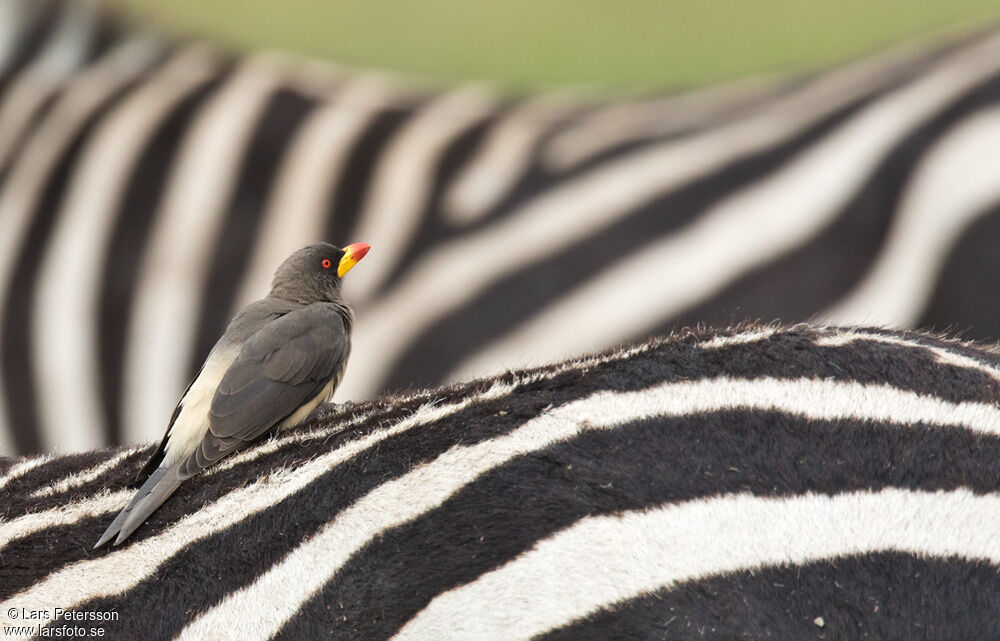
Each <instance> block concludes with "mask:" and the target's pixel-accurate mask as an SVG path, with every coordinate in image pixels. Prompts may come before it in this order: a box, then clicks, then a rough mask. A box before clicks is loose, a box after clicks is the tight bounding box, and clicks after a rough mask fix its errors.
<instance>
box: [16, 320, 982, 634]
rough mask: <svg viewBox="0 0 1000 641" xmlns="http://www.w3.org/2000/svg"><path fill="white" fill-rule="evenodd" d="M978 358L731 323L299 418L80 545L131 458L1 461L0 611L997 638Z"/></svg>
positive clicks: (978, 351)
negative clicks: (118, 540) (119, 532)
mask: <svg viewBox="0 0 1000 641" xmlns="http://www.w3.org/2000/svg"><path fill="white" fill-rule="evenodd" d="M998 401H1000V353H998V352H997V351H996V350H993V349H987V348H984V347H981V346H976V345H973V344H965V343H959V342H955V341H952V340H946V339H943V338H939V337H936V336H933V335H928V334H922V333H914V332H900V331H889V330H880V329H829V328H813V327H807V326H794V327H790V328H779V327H776V326H743V327H739V328H736V329H734V330H729V331H722V332H714V331H703V330H698V331H686V332H683V333H680V334H677V335H674V336H670V337H668V338H663V339H658V340H653V341H650V342H647V343H645V344H640V345H637V346H634V347H628V348H624V349H619V350H617V351H612V352H607V353H605V354H602V355H598V356H593V357H588V358H582V359H577V360H572V361H568V362H565V363H562V364H559V365H552V366H548V367H543V368H540V369H534V370H527V371H517V372H508V373H505V374H503V375H499V376H496V377H494V378H489V379H482V380H476V381H474V382H471V383H465V384H459V385H452V386H449V387H441V388H437V389H433V390H430V391H425V392H420V393H415V394H412V395H409V396H399V397H386V398H382V399H379V400H376V401H372V402H367V403H362V404H360V405H358V406H356V407H354V408H352V409H350V410H344V409H338V408H336V407H334V406H324V407H321V408H319V409H318V410H317V411H316V412H315V413H314V414H313V415H312V417H311V418H310V419H309V420H308V421H307V423H306V424H304V425H303V426H301V427H300V428H297V429H294V430H291V431H289V432H285V433H282V434H280V435H276V436H272V437H269V438H267V439H265V440H263V441H261V442H260V443H258V444H257V445H255V446H253V447H252V448H251V449H249V450H248V451H245V452H242V453H240V454H238V455H236V456H233V457H231V458H229V459H226V460H224V461H223V462H222V463H221V464H220V465H218V466H216V467H215V468H213V469H211V470H209V471H207V472H206V473H204V474H202V475H201V476H199V477H196V478H194V479H192V480H191V481H189V482H187V483H185V484H184V486H182V487H181V489H180V490H179V491H178V492H177V494H175V495H174V497H172V498H171V499H170V500H169V501H168V502H167V503H166V504H165V505H164V506H163V507H162V508H161V509H160V510H159V511H158V512H156V513H155V514H153V516H152V517H151V518H150V519H149V521H147V523H146V524H145V525H143V526H142V527H141V528H140V529H139V530H137V531H136V533H135V535H134V536H133V537H132V540H130V541H128V542H127V543H126V544H125V545H123V546H122V547H120V548H110V547H109V548H102V549H100V550H97V551H95V550H92V549H91V547H92V545H93V542H94V541H95V540H96V539H97V537H98V536H99V535H100V533H101V531H102V530H103V529H104V527H105V526H106V525H107V522H108V521H109V520H110V519H111V518H112V517H113V516H114V514H115V512H116V511H117V510H119V509H120V508H121V507H122V506H123V505H124V504H125V502H126V500H127V498H128V497H129V491H128V490H127V489H126V488H125V484H126V483H127V481H128V480H129V479H130V478H131V477H132V475H133V474H134V473H135V472H136V470H137V469H138V467H139V466H140V465H141V463H142V461H143V460H144V458H145V457H146V456H147V455H148V454H149V453H150V451H151V447H150V446H142V447H136V448H130V449H117V450H106V451H96V452H88V453H83V454H74V455H69V456H57V457H56V456H44V457H40V458H29V459H19V460H9V459H8V460H5V461H4V463H3V468H2V472H0V474H2V475H0V487H2V489H3V492H4V495H5V498H4V500H3V510H4V518H3V521H2V522H0V564H2V567H0V576H2V577H3V580H2V581H0V593H2V597H3V599H4V602H3V605H2V608H0V614H2V615H3V616H6V617H7V618H6V619H4V625H10V624H11V623H17V621H13V622H12V621H11V620H10V615H9V609H10V608H14V609H15V610H14V611H15V613H19V612H22V611H23V612H29V611H38V610H46V609H48V610H49V611H53V609H54V608H56V607H60V608H64V609H72V610H74V611H76V612H102V613H117V618H116V619H115V620H114V621H111V622H107V621H105V622H100V623H95V622H89V623H80V624H74V625H81V626H83V627H85V628H88V627H89V628H90V629H93V628H95V627H98V626H103V627H104V628H105V630H106V632H105V634H106V635H109V636H110V637H111V638H115V639H189V640H196V641H204V640H211V639H250V640H254V639H258V640H261V641H263V640H265V639H320V638H332V639H363V640H365V641H374V640H377V639H390V638H391V639H396V640H400V641H401V640H408V639H420V640H426V641H441V640H448V639H461V640H465V641H472V640H474V641H485V640H497V641H499V640H505V641H506V640H514V639H529V638H532V639H545V640H548V641H554V640H556V639H567V640H569V639H576V640H580V639H582V640H598V639H601V640H603V639H626V638H627V639H665V638H666V639H704V638H709V639H736V638H740V639H793V638H794V639H861V638H866V639H868V638H871V639H888V638H910V637H912V638H921V639H949V640H950V639H972V638H975V639H995V638H998V637H1000V569H998V568H1000V536H998V534H997V533H998V531H1000V492H998V490H1000V407H998Z"/></svg>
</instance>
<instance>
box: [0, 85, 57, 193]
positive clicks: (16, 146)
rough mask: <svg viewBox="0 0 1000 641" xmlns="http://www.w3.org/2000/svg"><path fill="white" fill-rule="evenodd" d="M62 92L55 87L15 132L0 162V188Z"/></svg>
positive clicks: (4, 185)
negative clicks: (4, 157) (7, 151)
mask: <svg viewBox="0 0 1000 641" xmlns="http://www.w3.org/2000/svg"><path fill="white" fill-rule="evenodd" d="M61 94H62V88H59V89H56V90H55V91H53V92H52V93H51V94H50V95H49V96H47V97H46V98H45V100H43V101H42V102H41V103H40V104H39V105H38V108H37V109H36V110H35V112H34V113H32V114H31V117H30V118H29V119H28V122H26V123H25V126H24V128H23V129H22V130H21V131H19V132H18V133H17V135H16V136H15V138H14V140H12V141H11V144H10V152H9V153H8V155H7V159H6V162H5V163H2V164H0V189H4V188H5V187H6V183H7V178H8V177H9V176H10V174H11V172H12V171H13V170H14V167H16V166H17V163H18V161H19V159H20V158H21V154H22V153H24V150H25V149H26V148H27V147H28V143H29V142H30V141H31V139H32V138H33V137H34V136H35V135H36V134H37V131H38V125H39V124H41V123H43V122H45V118H46V116H47V115H48V113H49V112H50V111H51V110H52V107H53V105H55V104H56V103H57V102H58V101H59V98H60V96H61Z"/></svg>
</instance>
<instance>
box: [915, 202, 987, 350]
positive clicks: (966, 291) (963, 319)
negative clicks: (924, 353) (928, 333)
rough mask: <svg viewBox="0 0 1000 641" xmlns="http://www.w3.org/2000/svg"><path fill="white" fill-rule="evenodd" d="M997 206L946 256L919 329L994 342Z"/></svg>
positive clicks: (982, 216)
mask: <svg viewBox="0 0 1000 641" xmlns="http://www.w3.org/2000/svg"><path fill="white" fill-rule="evenodd" d="M998 243H1000V203H996V204H994V205H992V206H990V207H989V208H987V209H986V210H985V211H983V212H982V213H980V214H979V215H977V216H976V217H975V219H974V220H973V221H972V222H971V223H970V224H969V226H968V227H967V228H966V229H965V230H964V231H963V232H962V234H961V236H960V237H959V238H958V239H957V240H956V241H955V243H954V244H953V245H952V247H951V249H950V250H949V252H948V259H947V260H946V261H945V264H944V266H943V268H942V269H941V273H940V275H939V277H938V280H937V283H936V284H935V286H934V290H933V294H932V295H931V297H930V300H929V302H928V303H927V307H926V308H925V309H924V313H923V316H921V317H920V321H919V323H918V325H919V326H920V327H937V328H939V329H944V328H953V329H956V330H958V331H959V332H960V333H961V334H962V336H966V337H968V338H973V339H977V340H992V341H996V340H1000V297H997V296H996V292H998V291H1000V260H998V255H997V247H1000V244H998Z"/></svg>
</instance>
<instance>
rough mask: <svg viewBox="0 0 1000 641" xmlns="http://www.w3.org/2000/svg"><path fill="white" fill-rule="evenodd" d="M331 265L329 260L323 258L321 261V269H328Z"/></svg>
mask: <svg viewBox="0 0 1000 641" xmlns="http://www.w3.org/2000/svg"><path fill="white" fill-rule="evenodd" d="M332 264H333V263H331V262H330V259H329V258H324V259H323V269H330V265H332Z"/></svg>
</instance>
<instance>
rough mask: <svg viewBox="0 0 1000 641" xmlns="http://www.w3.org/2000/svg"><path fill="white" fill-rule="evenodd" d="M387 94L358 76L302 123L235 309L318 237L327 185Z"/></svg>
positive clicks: (287, 155) (250, 299)
mask: <svg viewBox="0 0 1000 641" xmlns="http://www.w3.org/2000/svg"><path fill="white" fill-rule="evenodd" d="M391 98H392V93H391V89H390V88H389V87H388V86H386V85H385V84H384V83H383V82H381V81H379V80H378V79H377V78H375V77H372V76H362V77H361V78H359V79H356V80H354V81H351V82H349V83H348V84H347V86H345V87H344V88H343V90H342V91H341V92H340V93H339V94H337V95H335V96H333V97H329V96H327V97H326V98H325V100H326V101H327V103H328V104H325V105H324V106H323V107H322V108H320V109H318V110H316V111H315V112H313V113H312V114H310V115H309V117H308V118H307V119H306V121H305V122H304V123H303V125H302V127H301V128H300V129H299V131H298V133H297V134H296V136H295V138H294V140H293V141H292V143H291V144H290V145H289V147H288V150H287V152H286V153H285V157H284V160H283V161H282V163H281V168H280V169H279V171H278V175H277V178H276V180H275V187H274V189H273V191H272V193H271V195H270V196H269V200H268V203H267V207H266V209H265V213H264V216H263V220H262V221H261V228H260V232H259V234H258V235H257V238H258V243H257V247H256V249H255V251H254V253H253V256H252V258H251V260H250V265H249V267H248V269H247V271H246V275H245V276H244V278H243V280H242V283H241V285H240V289H239V293H238V295H237V297H236V299H235V300H236V304H235V309H234V310H232V311H233V313H234V314H235V313H236V312H237V311H239V310H240V309H242V308H243V307H244V306H245V305H247V304H248V303H251V302H253V301H254V300H256V299H258V298H262V297H263V296H265V295H266V294H267V292H268V290H269V286H270V283H271V277H272V276H273V274H274V270H275V269H276V268H277V267H278V265H280V264H281V262H282V261H283V260H284V259H285V258H287V257H288V255H289V254H291V253H292V252H294V251H295V250H297V249H300V248H301V247H303V246H305V245H308V244H310V243H314V242H317V241H319V240H322V239H323V236H324V232H325V231H326V224H327V220H326V215H327V211H328V206H329V198H330V195H331V193H330V185H331V184H335V183H336V177H337V176H338V175H339V174H340V173H342V172H343V169H344V167H345V166H346V164H347V163H348V162H349V161H350V157H349V155H348V154H349V152H350V151H351V149H352V147H353V143H354V141H355V140H357V138H358V136H359V135H360V134H361V133H362V132H363V131H364V128H365V127H366V126H367V125H368V123H369V122H370V121H371V120H372V118H373V117H374V116H375V114H376V113H377V112H378V110H379V109H381V108H382V107H384V106H385V105H386V104H387V103H388V102H389V101H390V100H391ZM334 215H336V212H335V213H334Z"/></svg>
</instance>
